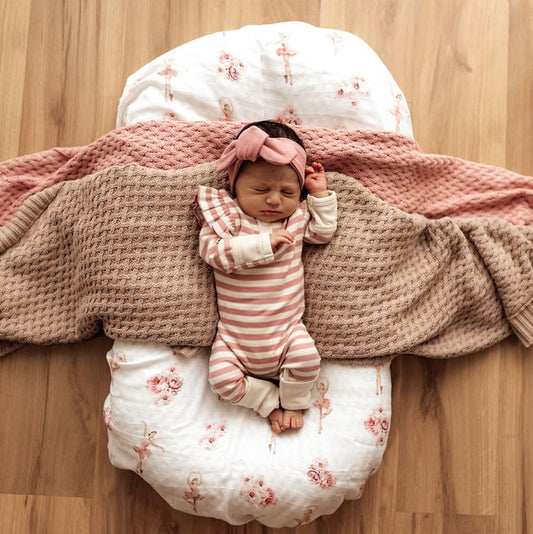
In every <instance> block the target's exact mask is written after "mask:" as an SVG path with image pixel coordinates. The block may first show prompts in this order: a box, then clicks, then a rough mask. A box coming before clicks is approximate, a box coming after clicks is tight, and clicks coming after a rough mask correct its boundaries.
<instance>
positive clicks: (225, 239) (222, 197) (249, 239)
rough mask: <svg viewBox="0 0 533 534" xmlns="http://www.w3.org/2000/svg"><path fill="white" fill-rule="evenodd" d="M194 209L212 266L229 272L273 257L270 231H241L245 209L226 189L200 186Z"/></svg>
mask: <svg viewBox="0 0 533 534" xmlns="http://www.w3.org/2000/svg"><path fill="white" fill-rule="evenodd" d="M194 212H195V214H196V217H197V218H198V220H199V222H200V223H201V225H202V228H201V230H200V244H199V251H200V256H201V258H202V259H203V260H204V261H205V262H206V263H208V264H209V265H211V267H213V268H215V269H218V270H221V271H224V272H226V273H230V272H234V271H239V270H243V269H249V268H252V267H256V266H259V265H264V264H267V263H272V262H273V261H274V253H273V251H272V247H271V245H270V236H269V234H268V233H256V234H240V231H241V226H242V219H241V214H242V212H241V211H240V209H239V207H238V206H237V204H236V203H235V201H234V200H233V198H232V197H231V196H230V194H229V193H228V192H227V191H224V190H222V191H221V190H218V189H214V188H210V187H205V186H200V187H199V188H198V193H197V196H196V200H195V203H194Z"/></svg>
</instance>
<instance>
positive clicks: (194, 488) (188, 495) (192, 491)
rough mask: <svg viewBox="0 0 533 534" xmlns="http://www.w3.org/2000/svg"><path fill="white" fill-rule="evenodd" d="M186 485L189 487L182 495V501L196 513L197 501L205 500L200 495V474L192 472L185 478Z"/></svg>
mask: <svg viewBox="0 0 533 534" xmlns="http://www.w3.org/2000/svg"><path fill="white" fill-rule="evenodd" d="M187 485H188V486H189V491H185V492H184V494H183V500H184V501H185V502H186V503H188V504H190V505H192V510H193V512H196V513H198V509H197V507H196V505H197V503H198V501H201V500H202V499H205V497H204V496H203V495H202V494H201V493H200V486H201V485H202V474H201V473H199V472H198V471H193V472H192V473H190V474H189V476H188V477H187Z"/></svg>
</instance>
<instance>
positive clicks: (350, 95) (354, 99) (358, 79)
mask: <svg viewBox="0 0 533 534" xmlns="http://www.w3.org/2000/svg"><path fill="white" fill-rule="evenodd" d="M337 96H339V97H341V98H344V99H345V100H347V101H348V102H349V103H350V105H352V106H354V107H355V106H357V104H358V103H359V100H360V99H361V98H365V97H368V96H370V90H369V88H368V85H367V83H366V80H365V79H364V78H363V77H362V76H354V77H353V78H352V79H351V80H348V81H345V82H341V83H340V85H339V88H338V89H337Z"/></svg>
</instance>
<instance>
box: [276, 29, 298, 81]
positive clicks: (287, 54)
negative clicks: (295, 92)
mask: <svg viewBox="0 0 533 534" xmlns="http://www.w3.org/2000/svg"><path fill="white" fill-rule="evenodd" d="M285 38H286V36H285V35H283V34H280V41H278V43H279V45H280V46H279V48H278V49H277V50H276V54H277V55H278V56H280V57H281V58H282V59H283V64H284V65H285V75H284V78H285V83H287V84H289V85H293V79H292V71H291V63H290V58H291V57H293V56H295V55H296V54H297V52H293V51H292V50H289V49H288V48H287V43H286V42H285Z"/></svg>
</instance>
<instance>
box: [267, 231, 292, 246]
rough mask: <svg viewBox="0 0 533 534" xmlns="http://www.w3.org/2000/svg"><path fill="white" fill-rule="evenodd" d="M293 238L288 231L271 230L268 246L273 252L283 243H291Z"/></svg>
mask: <svg viewBox="0 0 533 534" xmlns="http://www.w3.org/2000/svg"><path fill="white" fill-rule="evenodd" d="M293 241H294V236H293V235H292V234H291V233H290V232H289V231H288V230H280V229H278V230H273V231H272V233H271V234H270V246H271V247H272V250H275V249H276V248H278V247H279V246H280V245H282V244H283V243H288V244H290V243H292V242H293Z"/></svg>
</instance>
